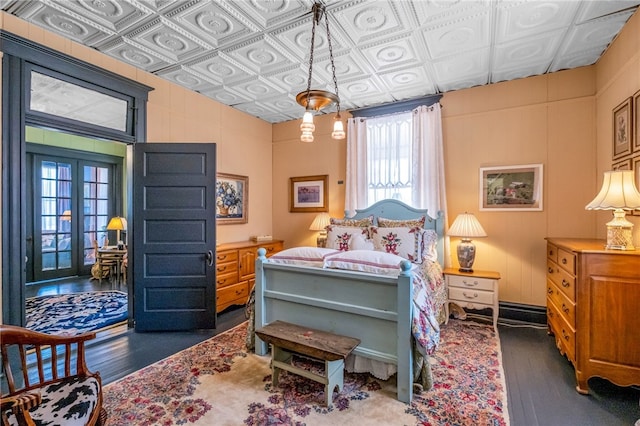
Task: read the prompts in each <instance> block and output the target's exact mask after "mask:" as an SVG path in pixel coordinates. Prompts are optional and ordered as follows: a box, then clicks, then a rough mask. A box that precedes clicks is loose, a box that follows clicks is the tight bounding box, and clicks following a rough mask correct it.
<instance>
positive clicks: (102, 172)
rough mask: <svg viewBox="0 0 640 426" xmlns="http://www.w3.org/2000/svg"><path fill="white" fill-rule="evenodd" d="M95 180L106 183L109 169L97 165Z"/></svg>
mask: <svg viewBox="0 0 640 426" xmlns="http://www.w3.org/2000/svg"><path fill="white" fill-rule="evenodd" d="M96 181H97V182H100V183H108V182H109V169H107V168H105V167H98V179H96Z"/></svg>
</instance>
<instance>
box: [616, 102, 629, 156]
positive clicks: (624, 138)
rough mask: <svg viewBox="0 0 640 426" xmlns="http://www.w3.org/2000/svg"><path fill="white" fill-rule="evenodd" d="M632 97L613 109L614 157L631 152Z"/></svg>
mask: <svg viewBox="0 0 640 426" xmlns="http://www.w3.org/2000/svg"><path fill="white" fill-rule="evenodd" d="M631 125H632V123H631V98H629V99H627V100H625V101H624V102H622V103H621V104H620V105H618V106H617V107H615V108H614V110H613V159H614V160H616V159H618V158H621V157H624V156H625V155H627V154H630V153H631V148H632V147H633V141H632V139H633V129H632V128H631Z"/></svg>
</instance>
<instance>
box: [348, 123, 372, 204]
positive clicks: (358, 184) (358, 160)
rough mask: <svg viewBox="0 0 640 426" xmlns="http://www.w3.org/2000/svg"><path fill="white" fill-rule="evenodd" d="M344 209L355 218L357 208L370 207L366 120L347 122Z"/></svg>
mask: <svg viewBox="0 0 640 426" xmlns="http://www.w3.org/2000/svg"><path fill="white" fill-rule="evenodd" d="M346 185H347V187H346V188H345V202H344V209H345V214H346V216H353V215H354V214H355V213H356V209H357V208H364V207H367V205H368V200H367V121H366V120H365V119H364V118H358V117H355V118H350V119H349V120H347V176H346Z"/></svg>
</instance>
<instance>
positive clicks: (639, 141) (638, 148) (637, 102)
mask: <svg viewBox="0 0 640 426" xmlns="http://www.w3.org/2000/svg"><path fill="white" fill-rule="evenodd" d="M632 121H633V149H632V150H633V152H640V90H638V91H637V92H636V94H635V95H633V120H632Z"/></svg>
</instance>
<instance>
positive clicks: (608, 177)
mask: <svg viewBox="0 0 640 426" xmlns="http://www.w3.org/2000/svg"><path fill="white" fill-rule="evenodd" d="M585 209H587V210H613V220H611V221H610V222H608V223H607V245H606V248H607V249H613V250H635V247H634V246H633V223H631V222H629V221H628V220H627V219H625V212H624V211H625V210H635V209H640V192H638V188H636V184H635V176H634V173H633V171H632V170H616V171H610V172H604V180H603V181H602V188H600V192H599V193H598V195H596V198H594V199H593V200H592V201H591V202H590V203H589V204H587V205H586V206H585Z"/></svg>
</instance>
